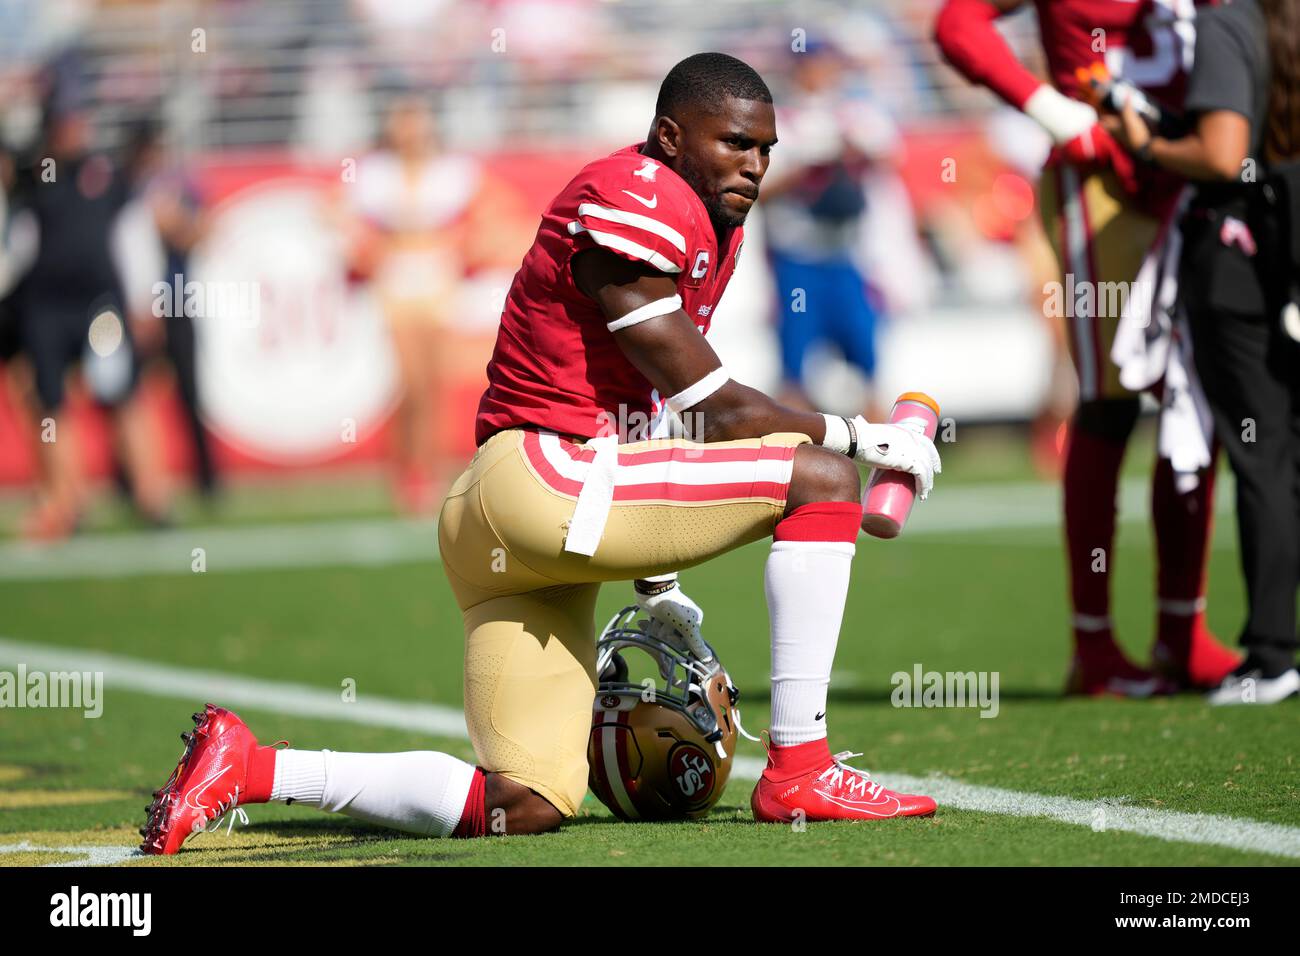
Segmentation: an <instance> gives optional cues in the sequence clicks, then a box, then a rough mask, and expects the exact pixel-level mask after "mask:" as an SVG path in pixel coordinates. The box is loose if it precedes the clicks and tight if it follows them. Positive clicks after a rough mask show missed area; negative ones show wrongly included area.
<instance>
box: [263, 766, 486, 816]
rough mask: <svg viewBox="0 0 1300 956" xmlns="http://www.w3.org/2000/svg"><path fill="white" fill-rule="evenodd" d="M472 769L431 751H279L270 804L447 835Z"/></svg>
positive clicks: (461, 807) (461, 804) (465, 793)
mask: <svg viewBox="0 0 1300 956" xmlns="http://www.w3.org/2000/svg"><path fill="white" fill-rule="evenodd" d="M473 780H474V766H473V765H472V764H467V763H465V761H463V760H457V759H456V758H455V757H451V756H448V755H447V754H442V753H434V752H433V751H431V750H412V751H408V752H406V753H389V754H352V753H334V752H333V751H331V750H281V751H280V752H279V753H277V754H276V755H275V783H274V785H273V786H272V788H271V799H272V800H283V801H285V802H286V803H306V804H309V805H310V806H313V807H316V808H317V809H320V810H328V811H330V812H331V813H344V814H347V815H348V816H350V817H355V818H356V819H358V820H366V821H368V822H370V823H378V824H379V825H381V826H386V827H392V828H393V829H394V830H404V831H406V832H407V833H418V834H420V835H421V836H440V837H445V836H450V835H451V832H452V831H453V830H455V829H456V824H458V823H459V822H460V815H461V812H462V811H463V810H464V809H465V798H466V797H467V796H469V788H470V784H471V783H472V782H473Z"/></svg>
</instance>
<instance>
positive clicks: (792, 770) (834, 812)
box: [749, 740, 935, 823]
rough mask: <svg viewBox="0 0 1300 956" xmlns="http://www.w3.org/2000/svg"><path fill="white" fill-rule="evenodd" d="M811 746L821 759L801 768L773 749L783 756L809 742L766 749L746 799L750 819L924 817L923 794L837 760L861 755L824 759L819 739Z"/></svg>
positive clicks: (929, 808) (930, 805) (928, 802)
mask: <svg viewBox="0 0 1300 956" xmlns="http://www.w3.org/2000/svg"><path fill="white" fill-rule="evenodd" d="M811 746H812V747H813V749H814V751H820V752H821V753H822V758H821V759H819V760H817V761H816V762H815V763H813V764H812V765H811V766H807V761H805V762H804V763H805V766H804V767H803V768H800V767H799V766H798V761H797V760H795V761H791V760H790V758H789V757H788V756H783V757H778V756H777V755H775V754H774V751H777V750H782V751H786V752H787V754H788V753H789V752H791V751H796V750H797V748H800V747H804V748H807V747H810V745H809V744H798V745H796V747H784V748H777V747H775V746H773V747H771V748H769V750H768V754H767V769H766V770H764V771H763V775H762V776H761V777H759V779H758V785H757V786H755V787H754V795H753V796H752V797H751V798H750V801H749V805H750V807H751V809H752V810H753V811H754V819H755V820H756V821H758V822H759V823H791V822H793V821H794V820H796V819H803V820H806V821H808V822H809V823H816V822H819V821H824V820H887V819H890V818H891V817H928V816H931V815H932V814H933V813H934V811H935V802H934V801H933V800H932V799H930V798H929V797H921V796H914V795H912V794H909V793H895V792H894V791H892V790H886V789H885V786H884V784H881V783H877V782H874V781H872V779H871V775H870V774H869V773H867V772H866V771H865V770H855V769H854V768H852V767H849V766H847V765H845V764H844V763H843V761H844V760H847V759H849V758H850V757H860V756H862V755H861V754H855V753H850V752H849V751H844V752H843V753H838V754H836V755H835V756H834V757H829V754H828V753H827V752H826V742H825V741H824V740H818V741H813V744H812V745H811ZM792 764H793V766H792ZM778 765H779V766H778ZM800 811H802V814H803V815H802V817H800Z"/></svg>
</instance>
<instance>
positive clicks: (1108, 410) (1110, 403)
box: [1074, 395, 1140, 444]
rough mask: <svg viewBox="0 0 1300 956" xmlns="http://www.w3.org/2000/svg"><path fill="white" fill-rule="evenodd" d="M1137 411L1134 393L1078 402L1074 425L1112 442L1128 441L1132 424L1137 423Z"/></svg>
mask: <svg viewBox="0 0 1300 956" xmlns="http://www.w3.org/2000/svg"><path fill="white" fill-rule="evenodd" d="M1139 411H1140V404H1139V402H1138V398H1137V396H1136V395H1135V396H1133V397H1132V398H1104V399H1096V400H1094V401H1089V402H1080V403H1079V410H1078V411H1077V412H1075V414H1074V427H1075V428H1077V429H1079V430H1080V431H1082V432H1087V433H1088V434H1089V435H1092V436H1094V437H1096V438H1100V439H1103V440H1104V441H1108V442H1111V443H1112V444H1120V443H1123V442H1126V441H1128V436H1129V435H1130V434H1132V432H1133V426H1134V425H1136V424H1137V420H1138V412H1139Z"/></svg>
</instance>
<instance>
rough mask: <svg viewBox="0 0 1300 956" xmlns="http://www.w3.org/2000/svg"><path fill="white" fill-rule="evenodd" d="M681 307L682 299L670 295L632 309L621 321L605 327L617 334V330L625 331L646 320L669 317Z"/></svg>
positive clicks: (607, 324) (608, 323)
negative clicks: (662, 316) (663, 316)
mask: <svg viewBox="0 0 1300 956" xmlns="http://www.w3.org/2000/svg"><path fill="white" fill-rule="evenodd" d="M681 307H682V297H681V296H680V295H670V296H669V297H668V298H666V299H655V300H654V301H653V302H647V303H646V304H645V305H643V306H641V307H640V308H636V309H633V310H632V311H631V312H629V313H628V314H627V315H625V316H623V317H622V318H621V319H615V320H614V321H613V322H607V323H606V324H605V327H606V328H607V329H609V330H610V331H611V332H617V331H618V330H619V329H626V328H627V327H628V326H632V325H636V324H637V323H639V322H644V321H646V320H647V319H655V318H658V317H659V316H661V315H669V314H671V313H673V312H676V311H677V310H678V309H680V308H681Z"/></svg>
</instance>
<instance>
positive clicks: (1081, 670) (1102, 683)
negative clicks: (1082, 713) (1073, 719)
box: [1065, 635, 1175, 698]
mask: <svg viewBox="0 0 1300 956" xmlns="http://www.w3.org/2000/svg"><path fill="white" fill-rule="evenodd" d="M1174 690H1175V688H1174V687H1173V686H1171V684H1170V683H1169V682H1168V681H1167V680H1165V679H1164V678H1162V677H1161V676H1160V675H1158V674H1155V673H1152V672H1151V671H1148V670H1144V669H1143V668H1141V667H1138V666H1137V665H1136V664H1134V663H1133V662H1132V661H1130V660H1129V659H1128V658H1127V657H1125V656H1124V652H1123V651H1122V650H1120V647H1119V645H1118V644H1116V643H1115V641H1114V639H1113V638H1111V637H1110V636H1109V635H1107V636H1104V637H1099V636H1094V637H1089V638H1088V639H1087V640H1086V641H1085V642H1084V643H1083V644H1081V645H1079V646H1077V647H1076V649H1075V652H1074V658H1073V659H1072V660H1071V661H1070V672H1069V674H1068V675H1067V676H1066V678H1065V693H1066V695H1067V696H1072V695H1075V696H1083V697H1102V696H1105V695H1107V694H1113V695H1115V696H1116V697H1136V698H1146V697H1157V696H1162V695H1165V694H1170V693H1172V692H1173V691H1174Z"/></svg>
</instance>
